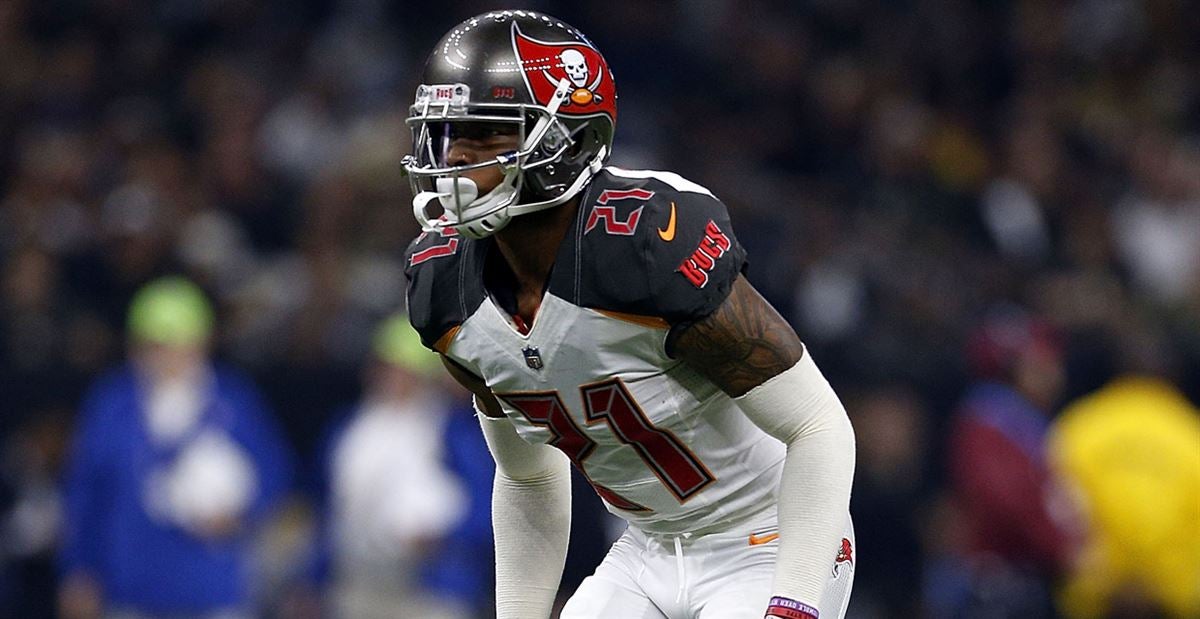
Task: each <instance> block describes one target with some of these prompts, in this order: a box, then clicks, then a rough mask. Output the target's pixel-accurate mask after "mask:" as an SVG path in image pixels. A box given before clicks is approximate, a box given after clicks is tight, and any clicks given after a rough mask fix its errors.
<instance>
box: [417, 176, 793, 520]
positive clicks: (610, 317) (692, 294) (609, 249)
mask: <svg viewBox="0 0 1200 619" xmlns="http://www.w3.org/2000/svg"><path fill="white" fill-rule="evenodd" d="M491 246H492V242H491V240H490V239H484V240H480V241H472V240H469V239H466V238H465V237H458V236H456V235H454V234H453V233H448V234H447V235H445V236H436V235H422V237H420V238H418V239H417V240H416V241H414V243H413V245H412V246H411V247H410V248H409V251H408V254H407V267H408V268H407V274H408V277H409V315H410V318H411V319H412V321H413V324H414V326H415V327H416V328H417V330H418V332H420V333H421V336H422V339H423V341H425V343H426V344H427V345H429V346H430V347H431V348H434V349H436V350H438V351H439V352H441V353H443V354H445V355H447V356H448V357H449V358H450V359H452V360H454V361H455V362H457V363H458V364H460V365H462V366H463V367H464V368H466V369H468V370H469V371H471V372H473V373H475V374H476V375H477V376H479V377H481V378H482V379H483V380H484V381H485V382H486V383H487V385H488V387H489V388H490V389H491V390H492V392H493V393H494V394H495V395H496V397H497V399H498V400H499V401H500V403H501V405H502V407H503V408H504V411H505V413H506V414H507V415H508V417H509V419H510V420H511V421H512V423H513V424H514V426H515V427H516V429H517V431H518V432H519V433H520V435H521V436H522V438H524V439H525V440H527V441H529V442H531V443H546V444H550V445H552V446H554V447H557V448H558V449H560V450H562V451H563V452H564V453H565V454H566V455H567V456H568V457H569V458H570V459H571V461H572V463H574V465H575V466H576V467H577V468H579V470H580V471H581V472H582V473H583V474H584V476H586V477H587V479H588V480H589V481H590V482H591V484H592V486H593V487H594V488H595V489H596V491H597V493H598V494H599V495H600V496H601V498H603V499H604V501H605V504H606V505H607V506H608V508H609V510H610V511H612V512H613V513H614V514H617V515H618V516H621V517H622V518H625V519H626V520H628V521H629V522H630V523H631V524H633V525H635V526H637V527H638V528H640V529H642V530H645V531H649V532H653V533H663V534H680V533H686V532H696V531H701V530H704V529H706V528H708V527H710V526H712V525H717V524H720V523H724V522H728V521H732V520H740V519H744V518H746V517H748V516H750V515H752V514H755V513H757V512H760V511H762V510H764V509H767V508H769V507H771V506H772V505H773V504H774V502H775V493H776V491H777V489H778V487H779V477H780V474H781V472H782V465H783V459H784V453H785V449H784V446H783V444H782V443H780V442H779V441H777V440H775V439H774V438H772V437H770V436H768V435H767V434H766V433H764V432H763V431H762V430H760V429H759V428H758V427H757V426H755V425H754V424H753V423H751V422H750V420H749V419H748V418H747V417H746V416H745V415H744V414H743V413H742V412H741V411H740V410H739V409H738V407H737V404H736V403H735V402H734V401H733V400H732V399H731V398H730V397H729V396H728V395H726V394H725V393H724V392H722V391H721V390H720V389H719V388H717V387H716V385H714V384H713V383H712V382H710V381H709V380H707V379H706V378H704V377H703V376H701V375H700V374H699V373H698V372H696V371H695V370H693V369H692V368H691V367H689V366H687V365H685V364H684V363H682V362H681V361H679V360H677V359H673V358H671V357H670V356H669V354H668V353H667V350H666V341H667V335H668V333H669V331H670V329H671V327H672V326H674V325H678V324H684V323H687V322H689V321H693V320H696V319H699V318H702V317H703V316H706V315H708V314H709V313H711V312H712V311H713V310H714V309H716V307H717V306H718V305H719V304H720V303H721V302H722V301H723V300H724V299H725V297H726V296H728V294H729V290H730V287H731V286H732V284H733V281H734V279H735V278H736V277H737V276H738V274H739V273H740V272H741V270H742V268H743V266H744V264H745V252H744V250H743V249H742V248H741V246H740V245H739V244H738V243H737V240H736V238H735V237H734V236H733V233H732V230H731V229H730V225H729V219H728V214H727V213H726V210H725V207H724V205H723V204H721V202H720V201H718V200H717V199H716V198H714V197H713V196H712V194H710V193H708V191H707V190H705V189H703V188H702V187H699V186H698V185H694V184H692V183H689V182H687V181H685V180H683V179H682V178H680V177H678V176H675V175H671V174H665V173H654V172H629V171H625V170H619V169H616V168H605V170H604V171H603V172H602V173H601V174H599V175H598V176H597V178H596V179H595V180H594V181H593V182H592V183H591V185H590V186H589V188H588V190H587V191H586V193H585V194H584V195H583V198H582V200H581V202H580V209H579V214H578V215H577V217H576V222H575V225H574V226H573V227H572V229H571V231H569V232H568V234H567V238H565V239H564V241H563V243H562V246H561V247H560V248H559V253H558V259H557V261H556V263H555V266H554V268H553V270H552V272H551V275H550V281H549V283H548V287H547V290H546V293H545V296H544V298H543V301H542V304H541V306H540V307H539V309H538V312H537V315H536V317H535V319H534V321H533V323H532V324H531V325H529V327H528V329H523V328H520V327H519V326H518V322H517V321H514V319H513V318H512V315H511V313H510V312H509V311H508V309H512V302H511V300H509V301H508V302H507V303H506V302H505V300H504V299H505V292H504V288H503V285H502V281H503V276H502V275H496V274H495V271H494V269H496V265H495V264H494V263H493V264H489V260H488V256H489V254H490V252H491ZM495 259H496V260H499V256H498V255H497V256H495ZM485 282H486V284H485ZM496 282H500V283H496ZM509 294H511V293H509ZM506 307H507V308H508V309H506Z"/></svg>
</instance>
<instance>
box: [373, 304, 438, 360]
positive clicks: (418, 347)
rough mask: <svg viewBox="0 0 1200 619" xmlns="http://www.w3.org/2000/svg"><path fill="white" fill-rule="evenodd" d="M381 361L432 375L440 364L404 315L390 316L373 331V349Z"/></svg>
mask: <svg viewBox="0 0 1200 619" xmlns="http://www.w3.org/2000/svg"><path fill="white" fill-rule="evenodd" d="M372 348H373V349H374V351H375V355H376V356H377V357H379V358H380V359H381V360H383V361H385V362H387V363H391V364H393V365H398V366H400V367H402V368H405V369H407V370H410V371H413V372H418V373H421V374H433V373H434V372H435V371H436V370H437V368H438V366H439V365H441V364H440V363H438V358H437V355H436V354H434V353H433V351H431V350H429V349H428V348H425V345H424V344H422V343H421V336H419V335H417V331H416V329H413V328H412V325H411V324H409V322H408V316H406V315H404V314H400V313H397V314H392V315H391V316H389V317H388V318H387V319H386V320H384V321H383V323H382V324H380V325H379V328H378V330H376V331H375V340H374V342H373V347H372Z"/></svg>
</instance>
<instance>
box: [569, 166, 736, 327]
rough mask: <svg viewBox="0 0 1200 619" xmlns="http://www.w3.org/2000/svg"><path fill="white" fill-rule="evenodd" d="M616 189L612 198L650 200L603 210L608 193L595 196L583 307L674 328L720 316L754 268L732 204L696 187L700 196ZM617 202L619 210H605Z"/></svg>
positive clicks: (649, 183) (652, 185)
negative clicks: (656, 321) (746, 271)
mask: <svg viewBox="0 0 1200 619" xmlns="http://www.w3.org/2000/svg"><path fill="white" fill-rule="evenodd" d="M672 178H677V177H673V176H672ZM602 180H604V179H602ZM614 180H615V181H620V180H621V179H614ZM679 180H682V179H679ZM610 182H613V180H610ZM684 182H686V181H684ZM614 185H615V186H616V187H617V188H616V189H612V188H610V189H608V190H607V191H609V192H611V194H610V195H620V196H629V195H636V196H637V198H644V199H632V198H631V199H626V200H621V201H620V202H616V201H614V200H608V201H607V203H606V204H600V203H605V202H606V201H605V200H604V198H603V195H604V193H603V191H601V192H592V193H591V195H590V197H591V198H592V202H593V204H586V205H584V208H588V209H591V211H590V212H589V213H586V219H585V221H586V223H587V225H586V226H585V227H584V230H585V232H584V234H583V238H582V243H583V246H584V254H585V256H586V258H585V259H584V260H583V265H582V268H581V273H582V277H581V278H580V285H579V293H580V294H579V302H580V304H581V305H583V306H585V307H592V308H596V309H604V310H615V311H619V312H628V313H633V314H640V315H645V316H654V317H657V318H661V319H663V320H665V321H666V322H667V323H668V324H671V325H676V324H680V323H685V322H690V321H694V320H697V319H700V318H703V317H704V316H707V315H709V314H711V313H712V312H713V311H715V310H716V309H717V307H718V306H719V305H720V304H721V303H722V302H723V301H724V300H725V298H726V297H727V296H729V292H730V290H731V289H732V287H733V282H734V280H735V279H737V276H738V274H739V273H741V272H742V271H743V270H744V268H745V266H746V264H747V263H746V251H745V249H744V248H743V247H742V245H741V244H740V243H739V242H738V240H737V237H736V236H734V233H733V226H732V224H731V223H730V218H729V212H728V209H726V207H725V205H724V204H723V203H722V202H721V201H720V200H718V199H717V198H716V197H714V196H713V195H712V194H710V193H708V192H707V191H706V190H704V189H703V188H702V187H699V186H695V185H691V184H690V183H689V186H690V187H693V188H694V190H690V191H683V190H679V189H676V188H674V187H672V186H671V185H669V184H667V183H664V182H661V181H657V180H655V179H646V180H642V181H640V182H639V183H638V184H637V186H636V187H635V188H632V189H631V188H628V187H627V186H626V185H618V184H615V183H614ZM635 191H640V192H641V193H640V194H634V192H635ZM613 204H616V210H612V209H609V210H604V208H599V209H598V208H597V207H598V206H601V207H605V208H606V207H609V206H611V205H613ZM639 209H640V210H639ZM596 213H599V215H597V214H596ZM635 213H636V220H634V219H632V218H634V217H635ZM610 223H611V224H612V225H609V224H610ZM606 226H607V228H606Z"/></svg>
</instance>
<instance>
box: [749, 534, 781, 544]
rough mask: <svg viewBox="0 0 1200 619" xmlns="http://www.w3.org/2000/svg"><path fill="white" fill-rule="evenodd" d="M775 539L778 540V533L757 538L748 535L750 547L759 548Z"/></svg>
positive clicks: (753, 535) (756, 536)
mask: <svg viewBox="0 0 1200 619" xmlns="http://www.w3.org/2000/svg"><path fill="white" fill-rule="evenodd" d="M777 539H779V534H778V533H771V534H769V535H763V536H758V535H755V534H753V533H751V534H750V545H751V546H761V545H763V544H769V543H771V542H773V541H775V540H777Z"/></svg>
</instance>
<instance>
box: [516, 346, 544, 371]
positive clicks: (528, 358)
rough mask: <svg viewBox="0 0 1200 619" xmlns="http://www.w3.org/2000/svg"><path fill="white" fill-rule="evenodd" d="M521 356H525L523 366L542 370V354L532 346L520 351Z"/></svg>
mask: <svg viewBox="0 0 1200 619" xmlns="http://www.w3.org/2000/svg"><path fill="white" fill-rule="evenodd" d="M521 354H523V355H525V365H527V366H529V367H531V368H533V369H535V370H540V369H542V354H541V353H539V352H538V349H536V348H534V347H533V346H526V347H525V348H523V349H521Z"/></svg>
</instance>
